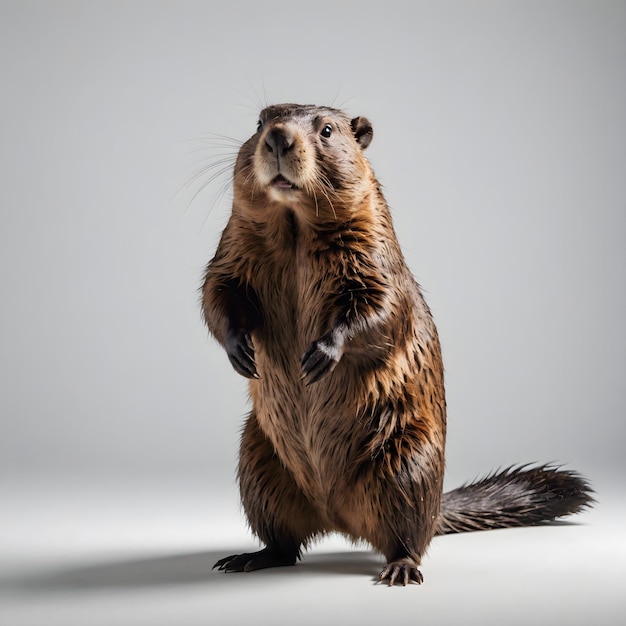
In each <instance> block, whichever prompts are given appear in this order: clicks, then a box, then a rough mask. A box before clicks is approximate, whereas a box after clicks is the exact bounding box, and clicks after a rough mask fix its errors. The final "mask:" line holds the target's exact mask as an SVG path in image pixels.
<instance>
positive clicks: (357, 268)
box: [202, 104, 450, 584]
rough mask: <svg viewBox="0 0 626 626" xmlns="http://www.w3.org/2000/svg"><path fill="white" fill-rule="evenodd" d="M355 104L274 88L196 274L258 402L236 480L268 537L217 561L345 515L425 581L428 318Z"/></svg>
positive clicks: (430, 419)
mask: <svg viewBox="0 0 626 626" xmlns="http://www.w3.org/2000/svg"><path fill="white" fill-rule="evenodd" d="M371 138H372V127H371V125H370V124H369V122H368V121H367V120H366V119H364V118H355V119H353V120H350V118H349V117H347V116H346V115H345V114H344V113H343V112H341V111H338V110H336V109H331V108H327V107H317V106H301V105H293V104H286V105H277V106H272V107H268V108H267V109H265V110H264V111H263V112H262V113H261V120H260V123H259V129H258V131H257V132H256V133H255V134H254V135H253V136H252V137H251V138H250V139H249V140H248V141H247V142H246V143H244V144H243V146H242V147H241V150H240V152H239V155H238V158H237V162H236V165H235V173H234V202H233V209H232V215H231V217H230V220H229V222H228V225H227V226H226V229H225V230H224V233H223V235H222V238H221V241H220V244H219V246H218V249H217V252H216V254H215V257H214V258H213V259H212V260H211V262H210V263H209V265H208V268H207V271H206V275H205V281H204V285H203V290H202V293H203V311H204V316H205V320H206V323H207V325H208V327H209V329H210V330H211V332H212V333H213V335H214V336H215V337H216V338H217V340H218V341H219V342H220V343H221V344H222V345H224V347H225V348H226V351H227V353H228V354H229V357H230V359H231V362H232V363H233V365H234V367H235V369H236V370H237V371H238V372H239V373H241V374H243V375H244V376H247V377H249V378H250V396H251V398H252V404H253V408H252V411H251V413H250V416H249V417H248V420H247V423H246V426H245V428H244V431H243V435H242V439H241V450H240V460H239V481H240V488H241V496H242V501H243V506H244V509H245V511H246V515H247V517H248V520H249V522H250V526H251V528H252V530H253V531H254V532H255V533H256V534H257V535H258V536H259V537H260V538H261V540H262V541H263V542H264V543H265V544H266V546H267V547H266V548H265V549H264V550H261V551H260V552H258V553H254V554H245V555H234V556H232V557H227V558H226V559H222V561H220V562H219V563H218V565H219V566H220V567H221V568H222V569H226V570H244V569H245V570H250V569H257V568H260V567H270V566H273V565H284V564H292V563H294V562H295V561H296V559H297V558H298V557H299V555H300V550H301V548H302V547H303V546H306V545H307V543H308V542H309V541H310V540H311V539H313V538H314V537H316V536H318V535H320V534H323V533H326V532H329V531H339V532H341V533H344V534H346V535H348V536H349V537H351V538H354V539H357V540H359V539H364V540H366V541H368V542H369V543H370V544H371V545H372V546H373V547H374V548H375V549H377V550H378V551H380V552H381V553H382V554H384V555H385V557H386V558H387V562H388V566H387V567H386V568H385V569H384V570H383V572H381V579H386V580H388V581H389V582H390V584H393V583H394V582H395V581H396V579H397V580H399V581H401V582H404V583H405V584H406V583H407V582H408V581H409V580H413V581H415V582H421V580H422V577H421V573H420V572H419V570H418V569H417V568H418V566H419V564H420V561H421V559H422V556H423V555H424V552H425V550H426V548H427V546H428V544H429V542H430V540H431V538H432V537H433V535H434V534H435V533H436V532H438V531H439V532H444V531H449V530H450V529H449V528H446V527H445V524H444V523H443V522H442V520H441V519H440V506H441V500H442V485H443V473H444V444H445V435H446V402H445V394H444V380H443V365H442V358H441V349H440V345H439V339H438V336H437V330H436V328H435V325H434V323H433V320H432V317H431V314H430V311H429V309H428V306H427V305H426V303H425V301H424V299H423V297H422V294H421V291H420V289H419V286H418V285H417V283H416V282H415V280H414V279H413V277H412V275H411V273H410V271H409V269H408V268H407V265H406V263H405V261H404V258H403V255H402V252H401V250H400V247H399V245H398V241H397V238H396V235H395V233H394V229H393V225H392V221H391V216H390V213H389V209H388V207H387V204H386V202H385V199H384V198H383V195H382V193H381V190H380V186H379V184H378V182H377V180H376V178H375V177H374V173H373V172H372V169H371V167H370V165H369V163H368V161H367V159H366V158H365V156H364V155H363V150H364V148H366V147H367V145H368V144H369V142H370V140H371Z"/></svg>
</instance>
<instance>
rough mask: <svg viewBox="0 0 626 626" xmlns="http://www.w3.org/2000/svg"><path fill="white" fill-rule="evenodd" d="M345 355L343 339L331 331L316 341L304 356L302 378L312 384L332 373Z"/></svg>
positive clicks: (306, 383) (306, 382)
mask: <svg viewBox="0 0 626 626" xmlns="http://www.w3.org/2000/svg"><path fill="white" fill-rule="evenodd" d="M342 355H343V341H341V340H337V339H336V338H334V337H333V334H331V333H329V334H327V335H324V336H323V337H320V339H318V340H317V341H314V342H313V343H312V344H311V345H310V346H309V348H308V350H307V351H306V352H305V353H304V356H303V357H302V361H301V365H302V380H303V381H304V383H305V385H307V386H308V385H311V384H313V383H316V382H317V381H318V380H320V379H321V378H323V377H324V376H326V375H327V374H330V373H331V372H332V371H333V370H334V369H335V367H337V363H339V359H341V357H342Z"/></svg>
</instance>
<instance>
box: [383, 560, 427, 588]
mask: <svg viewBox="0 0 626 626" xmlns="http://www.w3.org/2000/svg"><path fill="white" fill-rule="evenodd" d="M386 580H388V581H389V586H390V587H392V586H393V585H395V584H396V582H400V583H402V584H403V585H404V586H405V587H406V585H408V584H409V582H414V583H417V584H418V585H421V584H422V583H423V582H424V577H423V576H422V572H420V571H419V570H418V569H417V565H416V564H415V561H413V559H410V558H408V557H407V558H404V559H397V560H395V561H391V562H390V563H388V564H387V567H385V569H384V570H383V571H382V572H381V573H380V574H379V575H378V582H383V581H386Z"/></svg>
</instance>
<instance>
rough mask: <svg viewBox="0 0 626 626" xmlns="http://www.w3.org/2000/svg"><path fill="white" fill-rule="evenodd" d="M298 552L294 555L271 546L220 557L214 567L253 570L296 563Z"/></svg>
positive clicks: (234, 570)
mask: <svg viewBox="0 0 626 626" xmlns="http://www.w3.org/2000/svg"><path fill="white" fill-rule="evenodd" d="M296 558H297V554H296V555H294V556H288V555H284V554H282V553H280V554H279V553H276V552H275V551H273V550H270V549H269V548H264V549H263V550H259V551H258V552H246V553H244V554H232V555H231V556H227V557H224V558H223V559H220V560H219V561H218V562H217V563H216V564H215V565H214V566H213V568H212V569H215V568H216V567H217V569H218V570H220V571H222V572H253V571H254V570H258V569H265V568H267V567H282V566H286V565H294V564H295V562H296Z"/></svg>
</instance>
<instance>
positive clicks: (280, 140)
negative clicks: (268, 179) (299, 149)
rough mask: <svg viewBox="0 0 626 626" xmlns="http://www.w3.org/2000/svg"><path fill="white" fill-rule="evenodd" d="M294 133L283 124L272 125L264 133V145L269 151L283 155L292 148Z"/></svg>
mask: <svg viewBox="0 0 626 626" xmlns="http://www.w3.org/2000/svg"><path fill="white" fill-rule="evenodd" d="M293 144H294V135H293V133H292V132H291V131H290V130H289V129H288V128H287V127H285V126H274V127H273V128H270V130H269V131H268V132H267V135H265V147H266V148H267V149H268V151H269V152H274V153H276V154H277V155H279V156H284V155H285V154H287V152H289V150H291V149H292V148H293Z"/></svg>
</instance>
